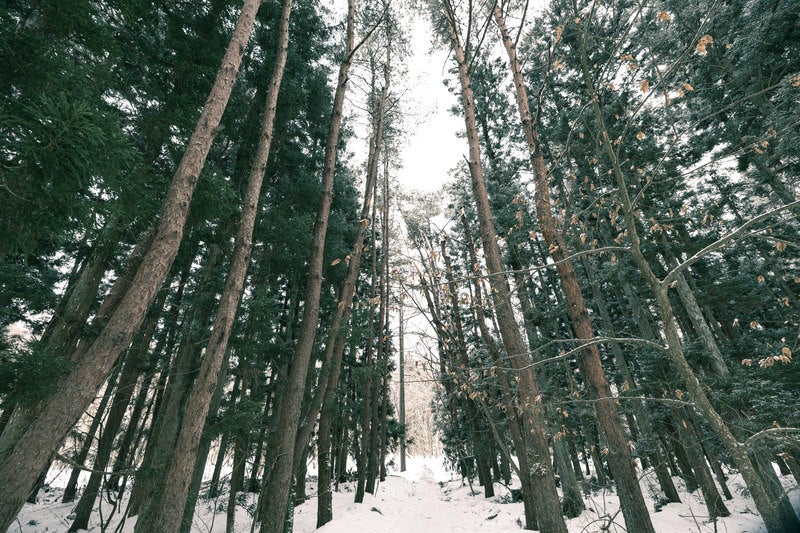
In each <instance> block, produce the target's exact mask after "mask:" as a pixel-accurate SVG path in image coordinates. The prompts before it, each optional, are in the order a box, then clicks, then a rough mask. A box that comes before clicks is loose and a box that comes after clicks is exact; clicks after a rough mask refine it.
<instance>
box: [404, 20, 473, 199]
mask: <svg viewBox="0 0 800 533" xmlns="http://www.w3.org/2000/svg"><path fill="white" fill-rule="evenodd" d="M410 45H411V50H412V56H411V57H410V58H409V60H408V79H407V80H406V84H407V85H408V87H409V91H408V92H407V93H406V94H405V95H404V96H403V100H404V103H403V108H404V110H406V112H407V113H408V114H409V116H408V118H407V119H406V126H405V129H406V135H407V141H406V143H405V145H404V147H403V148H402V150H401V155H402V160H403V167H402V168H401V169H399V170H398V171H397V177H398V180H399V181H400V184H401V185H402V186H403V187H405V188H409V189H418V190H421V191H425V192H431V191H434V190H436V189H438V188H439V187H440V186H441V185H442V184H443V183H444V182H446V181H447V180H448V179H449V176H448V171H449V170H450V169H451V168H453V167H454V166H456V164H458V162H459V160H461V159H462V158H463V156H464V154H466V152H467V145H466V140H465V139H463V138H457V137H456V134H457V132H462V131H463V130H464V120H463V119H461V118H459V117H456V116H453V115H452V114H451V113H450V111H449V109H450V108H451V107H452V106H453V105H455V104H456V103H457V100H456V98H455V96H454V95H453V94H451V93H450V92H448V90H447V89H446V88H445V86H444V84H443V83H442V80H443V79H444V78H445V77H449V75H448V74H447V70H448V68H449V67H450V63H451V62H452V61H451V60H450V59H449V58H448V54H447V52H446V51H443V50H435V51H433V52H431V49H432V46H431V27H430V23H429V21H428V20H427V18H426V17H424V16H418V17H416V18H415V20H414V23H413V27H412V32H411V36H410Z"/></svg>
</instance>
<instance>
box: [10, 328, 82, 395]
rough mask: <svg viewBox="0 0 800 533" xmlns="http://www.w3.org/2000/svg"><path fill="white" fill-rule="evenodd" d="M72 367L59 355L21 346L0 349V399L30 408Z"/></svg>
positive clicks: (67, 360)
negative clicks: (3, 398)
mask: <svg viewBox="0 0 800 533" xmlns="http://www.w3.org/2000/svg"><path fill="white" fill-rule="evenodd" d="M17 342H19V340H17ZM71 367H72V364H71V363H70V362H69V359H68V358H66V357H65V356H64V355H62V354H50V353H46V352H43V351H39V350H36V349H35V348H30V347H26V346H20V345H16V346H15V345H11V346H8V345H5V346H0V397H5V398H6V399H7V400H9V401H11V402H13V403H14V404H17V405H33V404H35V403H36V402H38V401H39V400H42V399H44V398H46V397H47V396H48V395H49V394H51V393H52V387H53V384H54V383H56V382H57V381H58V379H59V378H61V377H62V376H64V375H65V374H66V373H67V372H69V370H70V368H71Z"/></svg>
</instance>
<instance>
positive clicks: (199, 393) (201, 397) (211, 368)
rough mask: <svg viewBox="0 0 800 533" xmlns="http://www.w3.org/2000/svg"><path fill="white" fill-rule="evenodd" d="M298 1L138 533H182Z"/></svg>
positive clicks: (282, 29) (240, 283) (284, 19)
mask: <svg viewBox="0 0 800 533" xmlns="http://www.w3.org/2000/svg"><path fill="white" fill-rule="evenodd" d="M291 10H292V1H291V0H285V1H284V3H283V8H282V12H281V18H280V23H279V29H278V32H279V38H278V51H277V54H276V58H275V65H274V67H273V72H272V79H271V80H270V85H269V91H268V92H267V101H266V105H265V110H264V116H263V121H262V125H261V133H260V135H259V142H258V148H257V149H256V155H255V158H254V161H253V166H252V169H251V171H250V177H249V179H248V184H247V190H246V192H245V197H244V200H243V202H242V211H241V214H240V215H239V227H238V230H237V232H236V240H235V244H234V251H233V260H232V261H231V266H230V270H229V272H228V279H227V280H226V282H225V288H224V289H223V291H222V296H221V297H220V303H219V307H218V309H217V314H216V318H215V321H214V326H213V328H212V331H211V339H210V340H209V341H208V345H207V346H206V351H205V356H204V358H203V362H202V363H201V366H200V373H199V375H198V377H197V379H196V381H195V384H194V386H193V387H192V391H191V393H190V396H189V401H188V403H187V407H186V413H185V415H184V418H183V423H182V425H181V429H180V433H179V435H178V440H177V443H176V445H175V451H174V453H173V454H172V461H171V463H170V466H169V468H168V470H167V473H166V479H165V483H164V488H163V492H162V493H161V494H159V495H158V496H157V497H155V498H151V499H150V502H151V503H150V505H149V506H148V507H147V508H146V510H145V511H144V512H143V513H142V516H140V518H139V521H138V522H137V524H136V526H137V527H136V531H137V533H138V532H144V531H153V530H157V531H176V530H177V529H178V528H179V527H180V523H181V519H182V516H183V510H184V507H185V506H186V498H187V496H188V494H189V485H190V483H191V479H192V473H193V471H194V463H195V456H196V455H197V451H198V448H199V446H200V439H201V436H202V433H203V426H204V425H205V422H206V418H207V416H208V411H209V407H210V404H211V399H212V397H213V396H214V392H215V391H216V389H217V383H218V381H219V373H220V371H221V368H222V363H223V361H224V360H225V353H226V352H227V349H228V339H229V338H230V332H231V329H232V327H233V321H234V319H235V317H236V311H237V309H238V307H239V300H240V299H241V294H242V290H243V287H244V281H245V277H246V275H247V269H248V266H249V264H250V255H251V251H252V240H253V228H254V226H255V220H256V214H257V212H258V200H259V196H260V195H261V185H262V183H263V181H264V173H265V172H266V167H267V161H268V159H269V152H270V148H271V146H272V138H273V125H274V123H275V113H276V110H277V101H278V93H279V92H280V86H281V81H282V80H283V73H284V70H285V67H286V57H287V55H288V50H289V16H290V14H291Z"/></svg>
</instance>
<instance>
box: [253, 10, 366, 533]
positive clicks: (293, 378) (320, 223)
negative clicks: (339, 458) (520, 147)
mask: <svg viewBox="0 0 800 533" xmlns="http://www.w3.org/2000/svg"><path fill="white" fill-rule="evenodd" d="M285 1H286V2H287V3H289V2H290V1H291V0H285ZM354 17H355V0H349V2H348V16H347V49H346V50H345V58H344V60H343V61H342V63H341V65H340V68H339V78H338V82H337V85H336V92H335V94H334V99H333V108H332V114H331V121H330V127H329V130H328V139H327V144H326V146H325V162H324V166H323V172H322V198H321V199H320V204H319V209H318V211H317V219H316V221H315V222H314V230H313V240H312V244H311V255H310V257H309V262H308V265H309V267H308V282H307V286H306V296H305V305H304V307H303V319H302V322H301V324H300V331H299V332H298V336H297V344H296V345H295V349H294V355H293V359H292V363H291V366H290V368H289V375H288V378H287V385H286V392H285V394H284V397H283V399H282V402H281V409H280V413H279V415H278V416H279V418H278V420H279V422H278V424H279V426H278V427H280V428H282V431H281V434H280V435H279V437H278V439H279V440H278V445H277V450H278V455H277V457H276V460H275V463H274V465H272V471H271V472H266V471H265V479H266V480H268V481H267V482H266V483H265V485H264V487H263V488H262V490H261V496H260V498H259V507H260V513H259V514H260V520H261V533H280V532H281V531H282V530H283V527H284V518H285V516H286V509H287V506H288V504H289V487H290V485H291V477H292V467H293V464H294V454H295V449H294V445H295V439H296V438H297V430H298V424H299V421H300V407H301V402H302V399H303V394H304V392H305V391H304V386H305V381H306V374H307V372H308V365H309V361H310V359H311V351H312V349H313V347H314V338H315V333H316V329H317V321H318V318H319V299H320V291H321V288H322V261H323V252H324V247H325V235H326V233H327V229H328V215H329V213H330V206H331V200H332V197H333V178H334V174H335V170H336V148H337V144H338V142H339V130H340V127H341V123H342V109H343V106H344V96H345V92H346V89H347V82H348V75H349V71H350V64H351V62H352V58H353V57H352V56H353V52H354V40H355V27H354V26H355V22H354ZM265 470H266V468H265Z"/></svg>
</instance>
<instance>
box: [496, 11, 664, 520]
mask: <svg viewBox="0 0 800 533" xmlns="http://www.w3.org/2000/svg"><path fill="white" fill-rule="evenodd" d="M493 15H494V19H495V22H496V23H497V26H498V28H499V29H500V33H501V36H502V39H503V45H504V46H505V48H506V52H507V54H508V60H509V66H510V68H511V72H512V75H513V77H514V86H515V88H516V95H517V107H518V109H519V114H520V119H521V121H522V126H523V129H524V130H525V131H524V133H525V140H526V142H527V144H528V152H529V156H530V164H531V170H532V171H533V178H534V184H535V186H536V190H535V199H536V215H537V217H538V219H539V229H540V230H541V232H542V235H543V236H544V239H545V242H547V245H548V248H549V252H550V255H551V257H552V258H553V261H555V263H556V269H557V271H558V275H559V278H560V279H561V287H562V289H563V290H564V296H565V298H566V303H567V312H568V314H569V317H570V321H571V322H572V327H573V329H574V330H575V334H576V336H577V337H578V339H581V340H589V339H592V338H594V330H593V327H592V324H591V320H590V318H589V314H588V311H587V309H586V304H585V302H584V299H583V294H582V293H581V288H580V284H579V283H578V278H577V275H576V273H575V268H574V267H573V265H572V262H571V261H570V260H569V259H568V257H569V251H568V250H567V246H566V242H565V241H564V239H563V237H562V236H561V234H560V233H559V232H558V230H557V228H556V224H555V221H554V220H553V215H552V210H551V207H550V188H549V185H548V183H547V169H546V167H545V163H544V158H543V157H542V153H541V147H540V146H539V138H538V134H537V132H536V125H535V124H534V123H533V119H532V117H531V112H530V107H529V103H528V94H527V90H526V88H525V84H524V81H523V78H522V71H521V70H520V66H519V62H518V60H517V52H516V46H515V44H514V41H513V40H512V39H511V36H510V35H509V32H508V29H507V28H506V25H505V19H504V15H503V12H502V10H501V7H500V5H499V4H495V7H494V11H493ZM579 361H580V367H581V373H582V374H583V377H584V379H585V381H586V385H587V387H586V388H587V390H588V393H589V398H590V399H592V400H594V401H595V411H596V413H597V419H598V422H599V423H600V427H601V428H602V430H603V434H604V435H605V437H606V441H607V443H608V452H609V453H608V455H607V459H608V465H609V468H610V470H611V473H612V475H613V476H614V481H615V482H616V484H617V491H618V493H619V497H620V507H621V508H622V514H623V516H624V517H625V524H626V526H627V528H628V529H629V530H631V531H637V532H642V533H648V532H649V533H655V530H654V529H653V524H652V522H651V520H650V514H649V513H648V511H647V505H645V502H644V497H643V496H642V490H641V487H640V486H639V481H638V477H637V475H636V468H635V466H634V463H633V458H632V457H631V451H630V447H629V445H628V438H627V436H626V435H625V432H624V430H623V429H622V424H621V423H620V417H619V414H618V413H617V407H616V402H615V399H614V397H613V395H612V394H611V389H610V387H609V386H608V381H607V380H606V376H605V371H604V370H603V366H602V364H601V362H600V350H599V349H598V347H597V345H596V344H593V345H591V346H589V347H587V348H586V349H585V350H583V351H582V353H581V356H580V358H579Z"/></svg>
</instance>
